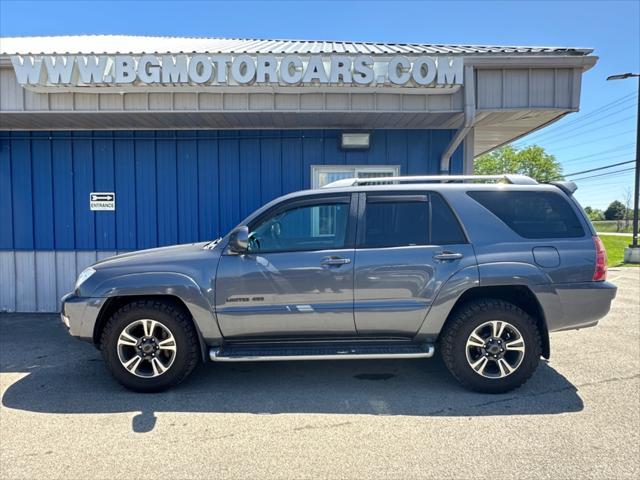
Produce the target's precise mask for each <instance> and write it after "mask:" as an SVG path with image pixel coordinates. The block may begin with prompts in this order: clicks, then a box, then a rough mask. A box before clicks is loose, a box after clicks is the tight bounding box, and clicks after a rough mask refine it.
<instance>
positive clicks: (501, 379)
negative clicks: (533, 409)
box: [440, 299, 541, 393]
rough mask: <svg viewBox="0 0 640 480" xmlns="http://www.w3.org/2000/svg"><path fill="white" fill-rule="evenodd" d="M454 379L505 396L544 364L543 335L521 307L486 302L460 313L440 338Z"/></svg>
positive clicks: (476, 302) (445, 358) (469, 307)
mask: <svg viewBox="0 0 640 480" xmlns="http://www.w3.org/2000/svg"><path fill="white" fill-rule="evenodd" d="M440 351H441V352H442V358H443V360H444V363H445V365H446V366H447V368H448V369H449V371H450V372H451V374H452V375H453V376H454V377H455V378H456V379H457V380H458V381H459V382H460V383H461V384H462V385H464V386H465V387H467V388H470V389H472V390H475V391H478V392H483V393H504V392H508V391H510V390H513V389H514V388H517V387H519V386H520V385H522V384H523V383H525V382H526V381H527V380H528V379H529V377H531V375H533V372H534V371H535V369H536V367H537V366H538V364H539V362H540V354H541V341H540V332H539V331H538V327H537V326H536V323H535V321H534V320H533V318H531V316H530V315H528V314H527V313H526V312H525V311H524V310H522V309H521V308H519V307H517V306H516V305H514V304H512V303H509V302H506V301H504V300H497V299H481V300H476V301H473V302H470V303H468V304H465V305H463V306H462V307H461V308H459V309H458V310H457V311H456V312H455V313H454V314H453V317H452V318H450V319H449V321H448V322H447V325H446V326H445V328H444V331H443V332H442V336H441V338H440Z"/></svg>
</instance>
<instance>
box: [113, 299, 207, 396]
mask: <svg viewBox="0 0 640 480" xmlns="http://www.w3.org/2000/svg"><path fill="white" fill-rule="evenodd" d="M100 347H101V350H102V355H103V357H104V360H105V363H106V365H107V368H108V369H109V371H110V372H111V374H112V375H113V376H114V377H115V379H116V380H117V381H118V382H120V383H121V384H122V385H124V386H125V387H127V388H129V389H130V390H134V391H137V392H159V391H162V390H166V389H167V388H170V387H173V386H174V385H177V384H178V383H180V382H182V381H183V380H184V379H185V378H186V377H187V376H188V375H189V374H190V373H191V372H192V371H193V369H194V368H195V367H196V365H197V363H198V358H199V352H200V346H199V343H198V337H197V333H196V331H195V328H194V326H193V323H192V322H191V319H190V318H189V317H188V316H187V315H186V313H185V312H183V311H182V310H181V309H179V308H176V307H175V306H174V305H172V304H170V303H165V302H163V301H155V300H140V301H135V302H132V303H130V304H128V305H125V306H124V307H122V308H120V309H119V310H118V311H117V312H116V313H115V314H114V315H113V316H112V317H111V318H110V319H109V321H108V322H107V324H106V325H105V328H104V330H103V331H102V335H101V339H100Z"/></svg>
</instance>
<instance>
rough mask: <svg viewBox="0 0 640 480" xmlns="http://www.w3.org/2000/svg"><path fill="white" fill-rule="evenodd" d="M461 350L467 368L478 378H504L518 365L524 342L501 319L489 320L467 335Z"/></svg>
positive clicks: (508, 324) (516, 332)
mask: <svg viewBox="0 0 640 480" xmlns="http://www.w3.org/2000/svg"><path fill="white" fill-rule="evenodd" d="M465 350H466V355H467V362H468V363H469V366H470V367H471V369H472V370H473V371H474V372H476V373H477V374H478V375H480V376H482V377H485V378H504V377H507V376H509V375H511V374H512V373H513V372H515V371H516V370H517V369H518V367H519V366H520V364H521V363H522V360H523V359H524V353H525V343H524V338H523V337H522V334H521V333H520V331H519V330H518V329H517V328H516V327H514V326H513V325H511V324H510V323H508V322H504V321H502V320H491V321H488V322H485V323H483V324H482V325H480V326H479V327H477V328H475V329H474V330H473V331H472V332H471V334H470V335H469V338H468V339H467V344H466V348H465Z"/></svg>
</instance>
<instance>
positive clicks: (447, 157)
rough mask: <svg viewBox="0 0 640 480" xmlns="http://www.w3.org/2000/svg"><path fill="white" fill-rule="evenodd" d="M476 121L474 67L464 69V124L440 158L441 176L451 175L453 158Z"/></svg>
mask: <svg viewBox="0 0 640 480" xmlns="http://www.w3.org/2000/svg"><path fill="white" fill-rule="evenodd" d="M475 119H476V88H475V81H474V78H473V66H471V65H465V67H464V123H463V124H462V127H460V129H459V130H458V131H457V132H456V134H455V135H454V136H453V138H452V139H451V142H449V145H448V146H447V148H446V150H445V151H444V153H443V154H442V156H441V157H440V174H441V175H448V174H449V164H450V162H451V156H452V155H453V152H455V151H456V148H458V146H459V145H460V144H461V143H462V141H463V140H464V139H465V137H466V136H467V134H468V133H469V131H470V130H471V129H472V128H473V124H474V122H475Z"/></svg>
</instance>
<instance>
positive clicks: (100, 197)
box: [91, 193, 113, 202]
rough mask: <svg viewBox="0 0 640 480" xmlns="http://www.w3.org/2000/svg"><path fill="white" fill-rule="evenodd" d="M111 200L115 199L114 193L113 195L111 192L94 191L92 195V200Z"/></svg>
mask: <svg viewBox="0 0 640 480" xmlns="http://www.w3.org/2000/svg"><path fill="white" fill-rule="evenodd" d="M111 200H113V195H111V194H110V193H103V194H97V193H94V194H92V195H91V201H92V202H110V201H111Z"/></svg>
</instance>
